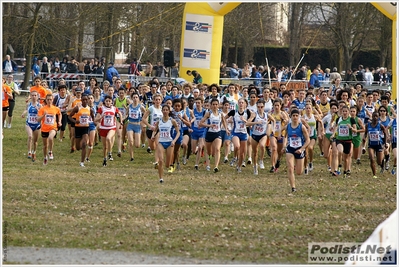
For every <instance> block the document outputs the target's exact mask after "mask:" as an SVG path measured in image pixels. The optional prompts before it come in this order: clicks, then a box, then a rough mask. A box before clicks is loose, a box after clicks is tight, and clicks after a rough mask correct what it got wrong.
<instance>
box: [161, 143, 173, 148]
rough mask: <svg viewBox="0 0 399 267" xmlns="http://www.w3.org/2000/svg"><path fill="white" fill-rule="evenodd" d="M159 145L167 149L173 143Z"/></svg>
mask: <svg viewBox="0 0 399 267" xmlns="http://www.w3.org/2000/svg"><path fill="white" fill-rule="evenodd" d="M159 143H160V144H161V145H162V146H163V148H164V149H167V148H168V147H170V145H171V144H172V142H159Z"/></svg>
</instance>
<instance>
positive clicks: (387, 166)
mask: <svg viewBox="0 0 399 267" xmlns="http://www.w3.org/2000/svg"><path fill="white" fill-rule="evenodd" d="M389 167H390V166H389V161H385V170H389Z"/></svg>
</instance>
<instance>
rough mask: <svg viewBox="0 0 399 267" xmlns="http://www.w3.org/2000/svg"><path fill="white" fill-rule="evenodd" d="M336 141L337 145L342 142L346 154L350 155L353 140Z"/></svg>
mask: <svg viewBox="0 0 399 267" xmlns="http://www.w3.org/2000/svg"><path fill="white" fill-rule="evenodd" d="M335 143H336V144H337V146H338V145H339V144H341V145H342V146H343V147H344V154H346V155H348V154H349V153H351V148H352V140H345V141H343V140H338V139H337V140H336V141H335Z"/></svg>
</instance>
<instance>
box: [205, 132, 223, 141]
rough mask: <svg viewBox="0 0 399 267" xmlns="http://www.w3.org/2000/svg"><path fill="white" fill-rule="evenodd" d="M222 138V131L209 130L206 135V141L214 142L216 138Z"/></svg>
mask: <svg viewBox="0 0 399 267" xmlns="http://www.w3.org/2000/svg"><path fill="white" fill-rule="evenodd" d="M218 138H219V139H222V136H221V133H220V132H217V133H214V132H207V133H206V135H205V142H208V143H212V142H213V141H214V140H215V139H218Z"/></svg>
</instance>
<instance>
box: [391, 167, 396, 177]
mask: <svg viewBox="0 0 399 267" xmlns="http://www.w3.org/2000/svg"><path fill="white" fill-rule="evenodd" d="M391 174H392V175H395V174H396V166H393V168H392V171H391Z"/></svg>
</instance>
